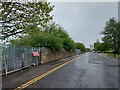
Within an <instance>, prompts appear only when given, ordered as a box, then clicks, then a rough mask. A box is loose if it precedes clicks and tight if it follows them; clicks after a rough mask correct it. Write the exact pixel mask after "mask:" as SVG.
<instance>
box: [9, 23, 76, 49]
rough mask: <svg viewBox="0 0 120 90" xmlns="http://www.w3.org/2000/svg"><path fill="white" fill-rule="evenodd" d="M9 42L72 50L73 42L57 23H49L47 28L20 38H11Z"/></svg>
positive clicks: (73, 47)
mask: <svg viewBox="0 0 120 90" xmlns="http://www.w3.org/2000/svg"><path fill="white" fill-rule="evenodd" d="M11 44H14V45H25V46H33V47H48V48H51V49H56V50H60V49H62V48H64V49H66V50H74V49H75V43H74V41H73V40H72V39H71V38H70V36H69V35H68V33H67V32H66V31H65V30H64V28H62V27H61V26H59V25H56V24H55V25H54V27H53V25H50V27H49V29H47V30H44V31H39V32H37V33H34V34H31V35H29V36H27V37H23V38H21V39H17V40H12V41H11Z"/></svg>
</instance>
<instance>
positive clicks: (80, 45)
mask: <svg viewBox="0 0 120 90" xmlns="http://www.w3.org/2000/svg"><path fill="white" fill-rule="evenodd" d="M76 48H77V49H81V51H83V52H85V51H86V48H85V45H84V44H82V43H80V42H77V43H76Z"/></svg>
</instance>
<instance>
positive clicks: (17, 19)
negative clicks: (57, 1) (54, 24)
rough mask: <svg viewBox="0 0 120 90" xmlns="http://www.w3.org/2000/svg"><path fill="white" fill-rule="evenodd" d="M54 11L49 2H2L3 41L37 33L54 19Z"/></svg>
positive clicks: (0, 7)
mask: <svg viewBox="0 0 120 90" xmlns="http://www.w3.org/2000/svg"><path fill="white" fill-rule="evenodd" d="M52 10H53V6H51V5H50V3H48V2H26V3H22V2H0V24H1V25H0V26H1V28H2V31H0V32H1V33H2V36H3V37H2V39H6V38H8V39H10V38H12V39H13V38H16V37H19V36H25V35H28V34H33V33H36V32H37V31H39V30H41V29H39V28H43V27H44V26H45V25H46V24H47V23H48V22H49V21H50V20H51V19H52V16H51V15H50V12H51V11H52Z"/></svg>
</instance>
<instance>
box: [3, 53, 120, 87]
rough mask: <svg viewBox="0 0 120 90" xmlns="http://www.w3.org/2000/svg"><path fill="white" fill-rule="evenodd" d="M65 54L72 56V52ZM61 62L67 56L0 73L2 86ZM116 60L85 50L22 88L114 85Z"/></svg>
mask: <svg viewBox="0 0 120 90" xmlns="http://www.w3.org/2000/svg"><path fill="white" fill-rule="evenodd" d="M69 58H70V59H73V58H75V56H72V57H69ZM65 62H68V59H62V60H58V61H55V62H51V63H47V64H44V65H40V66H36V67H30V68H28V69H26V70H22V71H19V72H16V73H13V74H10V75H8V76H7V77H6V76H3V88H17V87H18V86H20V85H21V84H23V83H25V82H27V81H28V80H32V79H34V78H35V77H39V75H42V74H43V73H44V72H46V71H49V70H51V69H52V68H53V69H54V68H55V67H59V65H61V64H63V63H65ZM118 64H119V63H118V60H117V59H114V58H111V57H109V56H106V55H104V54H98V53H92V52H88V53H85V54H81V55H79V57H78V58H76V60H73V61H71V62H69V63H67V64H64V65H62V66H61V67H59V69H56V70H54V71H52V72H51V73H49V74H47V75H46V76H44V77H43V78H41V79H38V80H36V81H35V82H34V83H32V84H30V85H28V86H27V87H26V88H118V87H119V86H120V83H119V82H118V80H119V77H118V76H119V75H120V70H119V69H118V68H119V65H118Z"/></svg>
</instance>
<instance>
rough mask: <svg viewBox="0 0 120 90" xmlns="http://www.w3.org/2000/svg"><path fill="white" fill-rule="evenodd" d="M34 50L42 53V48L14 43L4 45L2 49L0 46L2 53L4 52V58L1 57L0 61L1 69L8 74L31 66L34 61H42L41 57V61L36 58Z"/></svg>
mask: <svg viewBox="0 0 120 90" xmlns="http://www.w3.org/2000/svg"><path fill="white" fill-rule="evenodd" d="M34 51H38V53H39V54H40V48H33V47H27V46H12V45H8V46H3V49H2V50H1V48H0V54H1V53H2V52H3V57H2V58H3V60H2V59H1V58H0V63H1V62H2V70H1V71H2V72H3V73H6V74H7V73H10V72H14V71H16V70H18V69H21V68H24V67H28V66H31V65H32V64H33V63H36V64H38V63H41V62H40V58H39V57H38V60H39V61H37V60H35V59H34V57H33V52H34Z"/></svg>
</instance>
